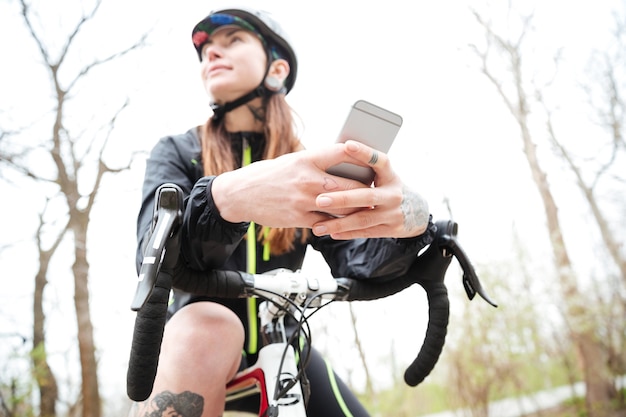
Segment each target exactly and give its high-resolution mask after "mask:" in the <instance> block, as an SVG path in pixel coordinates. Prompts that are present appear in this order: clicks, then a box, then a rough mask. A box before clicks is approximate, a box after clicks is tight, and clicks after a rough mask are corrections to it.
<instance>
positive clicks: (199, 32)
mask: <svg viewBox="0 0 626 417" xmlns="http://www.w3.org/2000/svg"><path fill="white" fill-rule="evenodd" d="M222 26H238V27H240V28H242V29H245V30H248V31H250V32H252V33H254V34H255V35H257V36H258V37H259V39H260V40H261V43H262V44H263V46H264V48H265V54H266V56H267V68H266V70H265V75H267V72H268V71H269V68H270V65H271V63H272V62H273V61H274V60H276V59H279V58H282V59H285V60H286V61H287V62H288V63H289V67H290V71H289V75H288V76H287V79H286V80H285V82H284V86H282V88H279V89H275V88H271V87H270V88H268V87H267V86H266V84H265V78H266V77H265V76H264V77H263V81H262V82H261V84H260V85H259V86H258V87H257V88H256V89H254V90H253V91H251V92H250V93H248V94H246V95H244V96H242V97H240V98H238V99H236V100H234V101H231V102H228V103H224V104H221V105H220V104H217V103H212V104H211V108H212V109H213V112H214V118H216V119H220V118H221V117H222V116H223V115H224V114H225V113H227V112H229V111H230V110H232V109H234V108H236V107H239V106H241V105H242V104H245V103H247V102H248V101H250V100H252V99H253V98H256V97H261V96H263V95H269V94H273V93H276V92H281V93H284V94H287V93H289V91H291V89H292V88H293V85H294V83H295V81H296V74H297V69H298V61H297V59H296V53H295V51H294V50H293V48H292V47H291V43H290V41H289V38H288V37H287V35H286V33H285V32H284V31H283V29H282V28H281V27H280V25H279V24H278V23H277V22H276V21H275V20H274V19H273V18H272V17H271V16H270V15H269V14H268V13H267V12H264V11H259V10H252V9H244V8H237V9H221V10H214V11H212V12H211V13H209V15H208V16H207V17H205V18H204V19H203V20H201V21H200V22H199V23H198V24H197V25H196V26H195V27H194V28H193V32H192V41H193V45H194V47H195V48H196V52H197V53H198V58H199V59H200V61H202V47H203V46H204V45H205V44H206V42H207V41H208V40H209V38H210V36H211V35H212V34H213V32H215V30H217V29H218V28H220V27H222Z"/></svg>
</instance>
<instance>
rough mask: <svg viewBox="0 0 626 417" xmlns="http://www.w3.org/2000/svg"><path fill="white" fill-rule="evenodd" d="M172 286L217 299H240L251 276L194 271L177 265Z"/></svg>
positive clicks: (228, 272)
mask: <svg viewBox="0 0 626 417" xmlns="http://www.w3.org/2000/svg"><path fill="white" fill-rule="evenodd" d="M174 276H175V277H176V278H175V281H174V286H175V287H176V288H178V289H180V290H183V291H186V292H190V293H193V294H197V295H208V296H211V297H218V298H240V297H245V296H246V288H248V287H249V286H251V284H247V282H246V280H248V281H251V280H252V278H251V275H249V274H246V273H244V272H239V271H227V270H212V271H209V272H202V271H196V270H193V269H189V268H186V267H185V266H182V265H179V266H177V267H176V268H175V272H174Z"/></svg>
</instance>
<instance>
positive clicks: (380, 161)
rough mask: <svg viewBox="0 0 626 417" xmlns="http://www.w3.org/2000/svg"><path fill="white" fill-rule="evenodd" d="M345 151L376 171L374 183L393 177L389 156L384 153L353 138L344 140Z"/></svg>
mask: <svg viewBox="0 0 626 417" xmlns="http://www.w3.org/2000/svg"><path fill="white" fill-rule="evenodd" d="M346 153H347V154H348V155H349V156H350V157H352V158H354V159H355V160H357V161H359V162H361V163H362V164H367V165H368V166H370V167H372V169H373V170H374V172H376V183H380V182H386V181H388V180H389V179H391V178H392V177H393V171H392V170H391V164H390V162H389V157H388V156H387V154H386V153H384V152H379V151H377V150H376V149H374V148H370V147H369V146H366V145H364V144H362V143H359V142H356V141H353V140H349V141H346Z"/></svg>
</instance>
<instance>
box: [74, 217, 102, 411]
mask: <svg viewBox="0 0 626 417" xmlns="http://www.w3.org/2000/svg"><path fill="white" fill-rule="evenodd" d="M76 216H77V217H78V218H79V219H82V218H83V216H82V215H76ZM73 232H74V253H75V260H74V265H73V266H72V271H73V273H74V306H75V309H76V321H77V324H78V351H79V354H80V365H81V376H82V396H83V397H82V409H83V412H82V417H100V414H101V401H100V390H99V385H98V364H97V361H96V348H95V343H94V337H93V325H92V322H91V313H90V311H89V263H88V262H87V249H86V248H87V220H86V219H85V220H84V221H77V222H75V224H74V226H73Z"/></svg>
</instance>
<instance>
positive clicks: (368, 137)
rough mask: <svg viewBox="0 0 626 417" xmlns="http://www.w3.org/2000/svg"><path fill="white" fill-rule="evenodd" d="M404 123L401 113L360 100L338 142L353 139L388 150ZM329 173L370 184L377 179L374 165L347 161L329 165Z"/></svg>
mask: <svg viewBox="0 0 626 417" xmlns="http://www.w3.org/2000/svg"><path fill="white" fill-rule="evenodd" d="M401 126H402V117H400V115H398V114H396V113H393V112H390V111H389V110H386V109H383V108H382V107H379V106H377V105H375V104H372V103H369V102H367V101H365V100H358V101H357V102H356V103H354V104H353V105H352V108H351V109H350V113H348V118H347V119H346V122H345V123H344V125H343V128H342V129H341V132H340V133H339V137H338V138H337V142H338V143H343V142H345V141H346V140H348V139H352V140H355V141H357V142H361V143H363V144H365V145H367V146H369V147H371V148H374V149H376V150H378V151H381V152H385V153H387V152H389V149H390V148H391V144H392V143H393V141H394V139H395V138H396V135H397V134H398V131H399V130H400V127H401ZM327 172H328V173H329V174H332V175H337V176H340V177H344V178H350V179H353V180H357V181H361V182H362V183H364V184H367V185H369V184H371V183H372V181H374V170H373V169H372V168H370V167H363V166H360V165H355V164H350V163H346V162H344V163H341V164H338V165H335V166H332V167H330V168H328V170H327Z"/></svg>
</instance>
